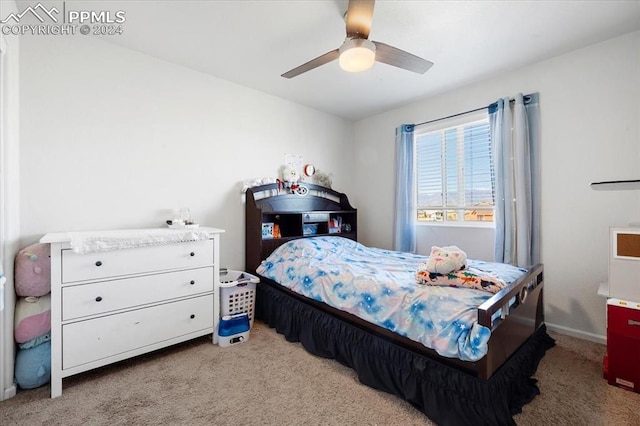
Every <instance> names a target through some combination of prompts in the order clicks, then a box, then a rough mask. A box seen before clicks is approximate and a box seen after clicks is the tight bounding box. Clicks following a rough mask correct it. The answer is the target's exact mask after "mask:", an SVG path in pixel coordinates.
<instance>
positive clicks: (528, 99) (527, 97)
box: [414, 95, 533, 126]
mask: <svg viewBox="0 0 640 426" xmlns="http://www.w3.org/2000/svg"><path fill="white" fill-rule="evenodd" d="M523 99H524V103H525V104H526V103H529V102H530V101H531V100H533V95H524V96H523ZM515 101H516V100H515V99H509V104H512V103H514V102H515ZM494 104H495V102H493V103H491V104H489V105H487V106H483V107H480V108H476V109H470V110H469V111H465V112H459V113H457V114H453V115H449V116H447V117H442V118H436V119H435V120H429V121H425V122H423V123H417V124H414V126H422V125H423V124H431V123H435V122H437V121H442V120H448V119H449V118H455V117H459V116H461V115H465V114H471V113H472V112H477V111H482V110H483V109H487V108H489V107H490V106H491V105H494Z"/></svg>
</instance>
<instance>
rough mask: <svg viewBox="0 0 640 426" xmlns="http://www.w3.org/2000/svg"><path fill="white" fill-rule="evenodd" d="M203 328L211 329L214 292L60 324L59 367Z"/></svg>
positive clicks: (128, 349) (77, 363)
mask: <svg viewBox="0 0 640 426" xmlns="http://www.w3.org/2000/svg"><path fill="white" fill-rule="evenodd" d="M206 329H210V330H211V332H213V295H207V296H201V297H195V298H192V299H186V300H181V301H178V302H171V303H166V304H163V305H158V306H153V307H149V308H144V309H138V310H136V311H129V312H124V313H121V314H115V315H109V316H106V317H101V318H96V319H92V320H87V321H79V322H76V323H72V324H67V325H63V326H62V354H63V355H62V368H63V369H66V368H73V367H77V366H79V365H82V364H87V363H89V362H92V361H98V360H101V359H104V358H108V357H110V356H115V355H119V354H124V353H126V352H129V351H133V350H136V349H139V348H143V347H145V346H150V345H153V344H156V343H159V342H162V341H164V340H169V339H173V338H176V337H179V336H183V335H186V334H190V333H195V332H198V331H201V330H206Z"/></svg>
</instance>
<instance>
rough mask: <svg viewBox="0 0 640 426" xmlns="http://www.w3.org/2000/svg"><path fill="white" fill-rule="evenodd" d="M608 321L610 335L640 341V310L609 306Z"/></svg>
mask: <svg viewBox="0 0 640 426" xmlns="http://www.w3.org/2000/svg"><path fill="white" fill-rule="evenodd" d="M623 303H624V302H623ZM607 321H608V324H607V332H608V333H614V334H617V335H619V336H623V337H626V338H630V339H634V340H640V309H638V308H636V309H634V308H631V307H624V306H614V305H610V304H608V305H607Z"/></svg>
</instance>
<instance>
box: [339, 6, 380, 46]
mask: <svg viewBox="0 0 640 426" xmlns="http://www.w3.org/2000/svg"><path fill="white" fill-rule="evenodd" d="M374 3H375V2H374V1H373V0H349V7H348V8H347V14H346V18H347V38H369V32H370V31H371V22H372V21H373V5H374Z"/></svg>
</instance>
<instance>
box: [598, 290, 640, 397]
mask: <svg viewBox="0 0 640 426" xmlns="http://www.w3.org/2000/svg"><path fill="white" fill-rule="evenodd" d="M607 322H608V323H607V362H606V364H607V366H606V376H607V378H608V381H609V384H610V385H615V386H619V387H621V388H624V389H627V390H631V391H634V392H639V393H640V303H637V302H629V301H624V300H620V299H609V300H607Z"/></svg>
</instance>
